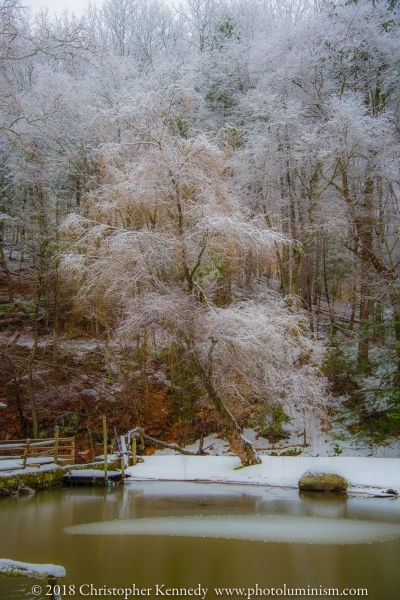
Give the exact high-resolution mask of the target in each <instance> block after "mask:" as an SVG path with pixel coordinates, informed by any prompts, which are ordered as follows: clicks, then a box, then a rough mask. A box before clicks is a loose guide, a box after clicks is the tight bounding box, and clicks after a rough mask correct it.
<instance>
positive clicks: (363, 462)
mask: <svg viewBox="0 0 400 600" xmlns="http://www.w3.org/2000/svg"><path fill="white" fill-rule="evenodd" d="M260 458H261V460H262V463H261V464H259V465H254V466H252V467H245V468H241V463H240V460H239V458H237V457H235V456H183V455H179V456H177V455H174V456H171V455H166V456H162V455H155V456H146V457H145V462H144V463H139V464H137V465H136V466H134V467H129V468H128V469H126V470H125V473H126V475H128V476H129V477H131V478H132V479H136V480H145V479H151V480H169V481H210V482H220V483H247V484H253V485H272V486H278V487H297V483H298V481H299V479H300V477H301V476H302V475H303V473H305V472H306V471H311V472H318V473H336V474H337V475H341V476H342V477H344V478H345V479H347V481H348V482H349V491H354V490H356V489H357V488H368V487H369V488H374V489H376V488H382V489H385V490H386V489H389V488H392V489H397V490H400V459H398V458H360V457H342V456H337V457H336V456H335V457H308V456H260ZM236 469H237V470H236Z"/></svg>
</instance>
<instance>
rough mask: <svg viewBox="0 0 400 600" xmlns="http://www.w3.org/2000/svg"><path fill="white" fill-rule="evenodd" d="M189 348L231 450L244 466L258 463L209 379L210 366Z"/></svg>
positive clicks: (254, 452)
mask: <svg viewBox="0 0 400 600" xmlns="http://www.w3.org/2000/svg"><path fill="white" fill-rule="evenodd" d="M191 350H192V355H193V358H194V362H195V364H196V367H197V372H198V374H199V376H200V379H201V382H202V384H203V386H204V389H205V391H206V392H207V395H208V397H209V398H210V400H211V401H212V402H213V404H214V406H215V408H216V410H217V412H218V414H219V416H220V417H221V419H222V421H223V424H224V432H225V435H226V439H227V440H228V442H229V445H230V448H231V451H232V452H234V453H235V454H237V455H238V456H239V458H240V460H241V462H242V465H243V466H244V467H248V466H250V465H258V464H260V463H261V460H260V458H259V457H258V456H257V453H256V451H255V449H254V447H253V446H252V444H251V443H250V442H249V441H247V440H246V439H245V438H244V437H243V435H242V430H241V428H240V426H239V424H238V423H237V421H236V419H235V417H234V416H233V414H232V413H231V412H230V410H229V409H228V408H227V406H225V404H224V401H223V400H222V398H221V397H220V395H219V394H218V393H217V391H216V390H215V388H214V386H213V383H212V381H211V367H210V366H209V367H208V369H205V368H204V366H203V363H202V361H201V360H200V358H199V356H198V354H197V352H196V350H195V348H194V347H193V346H192V345H191Z"/></svg>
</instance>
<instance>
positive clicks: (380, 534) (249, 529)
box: [64, 515, 400, 544]
mask: <svg viewBox="0 0 400 600" xmlns="http://www.w3.org/2000/svg"><path fill="white" fill-rule="evenodd" d="M64 531H65V532H66V533H72V534H81V535H82V534H84V535H167V536H183V537H185V536H186V537H203V538H224V539H228V540H229V539H231V540H232V539H233V540H248V541H258V542H286V543H297V544H366V543H371V542H383V541H388V540H394V539H397V538H399V537H400V525H395V524H389V523H379V522H373V521H372V522H371V521H352V520H349V519H321V518H312V517H291V516H282V515H270V516H259V515H253V516H227V515H224V516H221V517H219V516H213V517H198V516H197V517H196V516H194V517H164V518H158V519H157V518H154V519H137V520H133V519H127V520H121V521H106V522H103V523H88V524H85V525H75V526H74V527H67V528H66V529H65V530H64Z"/></svg>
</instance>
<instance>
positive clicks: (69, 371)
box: [0, 0, 400, 464]
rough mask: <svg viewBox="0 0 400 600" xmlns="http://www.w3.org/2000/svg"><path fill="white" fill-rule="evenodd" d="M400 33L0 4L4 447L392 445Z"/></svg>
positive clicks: (115, 0)
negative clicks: (122, 439)
mask: <svg viewBox="0 0 400 600" xmlns="http://www.w3.org/2000/svg"><path fill="white" fill-rule="evenodd" d="M399 29H400V3H398V2H397V0H375V1H371V0H359V1H355V0H348V1H344V0H337V1H334V0H314V1H312V0H186V2H185V3H182V4H180V5H179V7H178V5H176V6H175V7H172V6H170V5H169V4H167V3H164V1H163V0H105V1H104V4H103V6H102V7H101V8H98V7H96V6H94V5H91V4H90V2H89V3H88V5H87V7H86V9H85V12H84V15H83V16H82V17H81V18H76V17H75V16H74V15H73V14H72V15H71V14H69V13H68V12H65V13H64V14H62V15H59V16H58V17H56V18H50V17H49V15H48V14H47V13H46V12H42V13H39V14H34V13H32V12H31V11H30V10H29V9H27V8H25V7H24V5H23V2H20V1H19V0H1V1H0V277H1V285H0V401H1V403H2V404H3V405H6V406H3V407H2V408H0V411H1V418H0V437H2V438H3V439H10V438H11V439H12V438H14V439H16V438H26V437H34V438H37V437H41V436H42V437H46V436H47V435H48V434H49V432H52V431H53V429H54V426H55V425H58V426H59V427H60V430H61V432H62V433H64V434H65V435H75V436H77V440H78V451H79V457H80V460H82V461H88V460H89V459H90V458H91V457H92V456H93V455H94V454H95V453H96V449H97V447H98V446H99V444H100V443H101V440H102V437H101V436H102V422H101V417H102V416H103V415H107V418H108V423H109V433H110V436H114V435H115V434H117V433H118V435H119V434H122V433H125V432H127V431H128V430H130V429H132V428H133V427H141V428H143V429H144V430H145V431H146V432H147V433H148V434H149V435H151V436H153V437H155V438H157V439H160V440H163V441H164V442H174V443H179V444H181V445H185V444H189V443H192V442H193V441H195V440H196V439H198V438H202V437H203V436H206V435H208V434H210V433H212V432H220V433H221V435H223V436H225V438H226V439H227V440H228V442H229V443H230V446H231V449H232V450H233V451H234V452H236V453H238V454H239V455H240V456H241V458H242V462H247V463H248V464H251V463H252V462H255V461H256V460H257V457H256V455H255V454H254V452H253V449H252V447H251V446H250V445H249V444H248V443H247V442H246V440H245V439H244V437H243V436H242V430H243V428H245V427H253V428H256V429H257V431H258V432H259V435H260V436H262V437H265V438H266V439H268V440H269V441H270V442H272V443H273V442H274V441H277V440H279V439H281V438H284V437H285V435H287V433H286V430H285V427H286V424H288V423H292V424H296V423H297V424H298V426H299V427H300V429H301V427H303V426H302V423H303V422H305V419H306V416H307V415H310V414H313V415H316V418H317V417H318V418H320V419H322V420H323V421H324V422H325V423H326V427H327V429H329V427H330V422H331V421H333V420H334V419H335V418H337V415H338V414H343V411H345V413H346V419H347V421H346V423H347V425H346V427H347V430H348V432H349V435H356V436H364V438H365V439H368V440H370V441H371V443H382V442H384V441H385V440H390V439H393V438H394V439H396V438H397V437H399V435H400V238H399V236H400V207H399V202H400V170H399V166H400V162H399V154H400V152H399V151H400V144H399V142H400V96H399V88H400V72H399V67H400V44H399V39H400V31H399ZM303 428H304V431H305V425H304V427H303ZM304 444H306V433H304ZM150 451H152V450H151V449H150Z"/></svg>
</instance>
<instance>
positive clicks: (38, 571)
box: [0, 558, 67, 579]
mask: <svg viewBox="0 0 400 600" xmlns="http://www.w3.org/2000/svg"><path fill="white" fill-rule="evenodd" d="M0 573H2V574H3V575H8V576H10V577H17V576H23V577H34V578H35V579H47V578H48V577H53V578H54V579H61V578H63V577H66V575H67V573H66V571H65V569H64V567H59V566H57V565H35V564H32V563H23V562H18V561H16V560H8V559H7V558H0Z"/></svg>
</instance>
